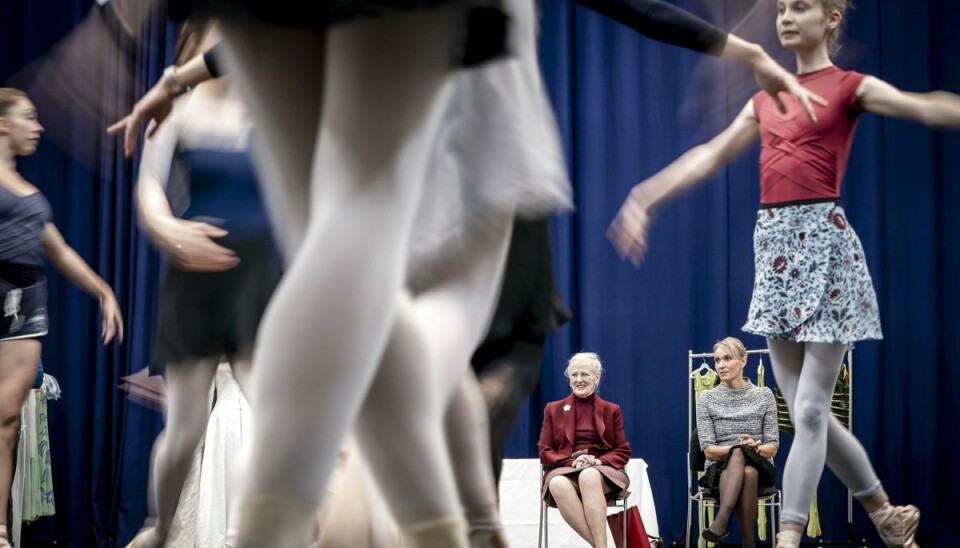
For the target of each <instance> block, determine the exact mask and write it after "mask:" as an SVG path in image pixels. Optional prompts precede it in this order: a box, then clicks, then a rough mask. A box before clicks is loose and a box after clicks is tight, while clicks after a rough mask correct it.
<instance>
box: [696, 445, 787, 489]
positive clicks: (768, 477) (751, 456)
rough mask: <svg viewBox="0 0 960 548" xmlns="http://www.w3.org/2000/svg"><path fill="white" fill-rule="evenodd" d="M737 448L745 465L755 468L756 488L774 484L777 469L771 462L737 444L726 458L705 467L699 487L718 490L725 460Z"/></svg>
mask: <svg viewBox="0 0 960 548" xmlns="http://www.w3.org/2000/svg"><path fill="white" fill-rule="evenodd" d="M738 450H739V451H741V452H742V453H743V457H744V459H746V465H747V466H752V467H754V468H756V470H757V488H758V489H766V488H768V487H773V486H774V485H776V482H777V470H776V468H774V466H773V463H772V462H770V461H769V460H767V459H765V458H763V457H761V456H760V455H758V454H757V453H756V452H755V451H747V450H745V449H743V447H739V446H737V447H734V448H733V449H731V450H730V452H729V453H727V456H726V458H724V459H723V460H721V461H717V462H716V463H715V464H713V465H711V466H708V467H707V469H706V471H705V472H704V474H703V477H702V478H700V481H699V482H698V483H699V485H700V487H703V488H704V489H707V490H717V491H719V489H720V473H721V472H723V471H724V470H725V469H726V468H727V461H728V460H729V459H730V455H732V454H733V452H734V451H738Z"/></svg>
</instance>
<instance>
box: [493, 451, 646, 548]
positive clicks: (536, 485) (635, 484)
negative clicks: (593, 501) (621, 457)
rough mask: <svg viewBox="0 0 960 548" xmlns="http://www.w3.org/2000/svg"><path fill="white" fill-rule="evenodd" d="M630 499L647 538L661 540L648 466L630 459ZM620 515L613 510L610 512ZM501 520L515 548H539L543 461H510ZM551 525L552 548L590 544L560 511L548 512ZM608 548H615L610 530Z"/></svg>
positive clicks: (505, 472) (502, 479)
mask: <svg viewBox="0 0 960 548" xmlns="http://www.w3.org/2000/svg"><path fill="white" fill-rule="evenodd" d="M627 476H629V477H630V487H629V489H630V498H629V499H627V506H638V507H639V509H640V516H641V517H642V518H643V525H644V526H645V527H646V529H647V534H649V535H652V536H660V528H659V527H658V526H657V509H656V507H655V506H654V503H653V492H652V491H651V490H650V478H649V477H648V476H647V463H645V462H644V461H643V459H630V462H629V463H628V464H627ZM614 511H616V510H615V509H614V508H612V507H611V508H610V509H609V510H608V512H610V513H613V512H614ZM500 519H501V520H502V521H503V526H504V529H505V531H506V533H507V540H509V542H510V546H511V548H536V546H537V538H538V533H539V529H538V526H539V524H540V461H539V460H538V459H506V460H504V461H503V473H502V474H501V476H500ZM547 521H548V522H549V524H550V548H573V547H577V548H582V547H583V546H586V542H585V541H584V540H583V539H582V538H580V536H579V535H577V534H576V533H575V532H574V531H573V529H571V528H570V526H569V525H567V524H566V522H564V521H563V518H562V517H560V512H559V511H558V510H557V509H556V508H550V510H549V511H548V512H547ZM607 537H608V545H609V546H614V544H613V537H612V536H611V535H610V529H609V527H608V528H607Z"/></svg>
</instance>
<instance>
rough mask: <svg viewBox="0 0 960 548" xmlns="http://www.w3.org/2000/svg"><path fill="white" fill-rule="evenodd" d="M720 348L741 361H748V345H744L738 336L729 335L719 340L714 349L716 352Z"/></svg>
mask: <svg viewBox="0 0 960 548" xmlns="http://www.w3.org/2000/svg"><path fill="white" fill-rule="evenodd" d="M718 348H722V349H724V350H726V351H727V352H729V353H730V355H731V356H733V357H734V358H736V359H738V360H740V361H746V359H747V347H746V346H743V342H741V341H740V339H738V338H736V337H727V338H725V339H721V340H719V341H717V343H716V344H714V345H713V351H714V352H716V351H717V349H718Z"/></svg>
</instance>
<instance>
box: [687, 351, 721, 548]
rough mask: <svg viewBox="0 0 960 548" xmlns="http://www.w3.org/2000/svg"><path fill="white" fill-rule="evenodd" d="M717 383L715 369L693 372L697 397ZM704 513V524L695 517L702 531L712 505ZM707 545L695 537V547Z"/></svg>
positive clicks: (710, 516)
mask: <svg viewBox="0 0 960 548" xmlns="http://www.w3.org/2000/svg"><path fill="white" fill-rule="evenodd" d="M718 384H720V376H719V375H717V373H716V372H715V371H713V370H712V369H709V368H708V369H707V370H706V371H704V372H703V373H695V377H694V381H693V391H694V393H695V395H696V397H697V398H699V397H700V394H703V393H704V392H706V391H707V390H712V389H714V388H716V386H717V385H718ZM702 477H703V472H697V479H698V480H699V479H700V478H702ZM706 514H707V523H706V524H704V522H703V515H700V516H698V517H697V519H698V520H699V521H700V530H701V531H703V530H704V529H705V528H706V527H710V526H711V525H713V518H714V517H715V515H714V509H713V507H710V508H708V509H707V512H706ZM705 526H706V527H705ZM708 545H709V546H713V543H712V542H707V541H705V540H703V537H702V536H701V537H700V538H698V539H697V548H706V547H707V546H708Z"/></svg>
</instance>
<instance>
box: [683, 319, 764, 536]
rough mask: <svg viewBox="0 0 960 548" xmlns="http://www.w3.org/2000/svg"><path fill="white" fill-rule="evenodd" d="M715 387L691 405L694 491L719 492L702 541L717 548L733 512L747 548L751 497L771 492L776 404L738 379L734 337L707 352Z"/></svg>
mask: <svg viewBox="0 0 960 548" xmlns="http://www.w3.org/2000/svg"><path fill="white" fill-rule="evenodd" d="M713 358H714V360H715V362H716V368H717V374H718V375H719V376H720V381H721V384H720V385H718V386H717V387H716V388H714V389H712V390H709V391H707V392H704V393H703V394H701V395H700V397H699V399H698V400H697V433H698V434H699V436H700V448H701V449H703V452H704V455H705V456H706V459H707V462H706V469H705V472H704V475H703V477H702V478H701V479H700V486H701V487H703V488H706V489H712V490H719V492H720V498H719V510H718V511H717V516H716V518H715V519H714V520H713V524H712V525H710V528H709V529H704V531H703V538H704V539H706V540H708V541H710V542H714V543H720V542H723V539H724V538H726V536H727V534H728V532H729V525H728V523H729V520H730V513H731V511H733V510H736V515H737V523H738V524H739V526H740V535H741V536H742V537H743V546H744V547H745V548H753V546H754V539H753V531H754V524H755V523H756V522H757V491H758V490H759V489H763V488H767V487H773V485H774V481H775V480H776V471H775V470H774V468H773V457H774V455H776V454H777V448H778V447H779V445H780V442H779V430H778V428H777V404H776V400H774V397H773V392H771V391H770V389H769V388H759V387H757V386H755V385H754V384H753V383H751V382H750V380H749V379H747V378H745V377H744V376H743V368H744V366H745V365H746V364H747V350H746V348H744V346H743V343H742V342H740V340H739V339H736V338H734V337H727V338H726V339H723V340H722V341H720V342H718V343H717V344H715V345H714V347H713Z"/></svg>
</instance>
